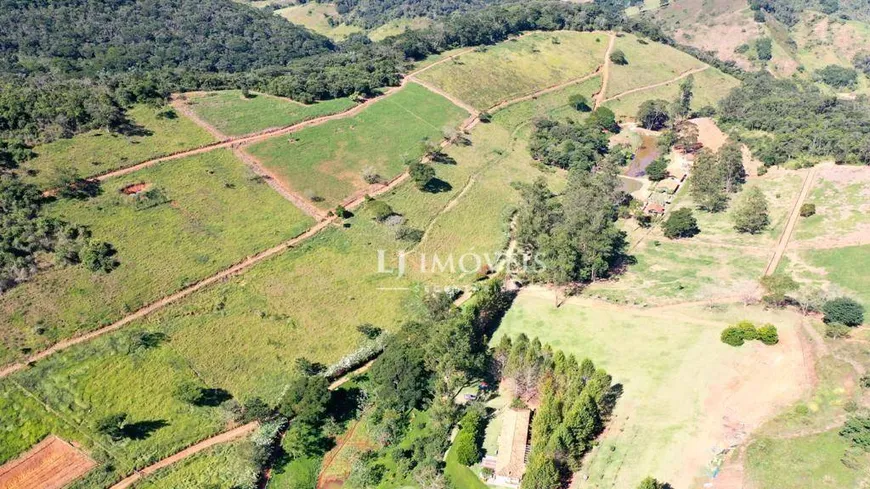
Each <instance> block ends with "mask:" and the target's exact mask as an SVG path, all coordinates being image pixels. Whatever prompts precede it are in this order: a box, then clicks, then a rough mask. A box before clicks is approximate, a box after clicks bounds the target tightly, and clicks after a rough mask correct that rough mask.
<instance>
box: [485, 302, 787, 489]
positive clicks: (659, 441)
mask: <svg viewBox="0 0 870 489" xmlns="http://www.w3.org/2000/svg"><path fill="white" fill-rule="evenodd" d="M741 318H751V319H752V320H754V321H757V322H768V321H769V322H772V323H774V324H775V325H776V326H777V328H779V331H780V337H781V338H782V341H783V342H787V344H789V345H792V344H793V343H792V342H793V341H795V342H796V340H797V338H796V332H795V330H794V329H793V327H794V325H795V324H797V321H798V319H797V318H796V316H794V315H792V313H788V312H782V311H764V310H763V309H761V308H757V307H752V308H749V309H745V308H743V307H742V306H739V307H733V308H728V309H724V310H721V311H709V310H707V309H704V308H700V307H698V308H689V307H684V308H678V309H673V310H668V311H660V312H656V311H652V310H651V311H646V310H642V309H629V308H623V307H617V306H608V305H606V304H602V303H600V302H597V301H588V300H585V299H571V300H569V301H568V302H567V303H565V304H563V305H562V306H561V307H559V308H555V307H554V300H553V294H552V292H549V291H545V290H543V289H538V288H533V289H529V290H526V291H523V292H521V293H520V295H519V297H518V298H517V300H516V301H515V302H514V305H513V307H512V308H511V309H510V310H509V311H508V313H507V315H506V317H505V319H504V321H503V322H502V325H501V326H500V327H499V329H498V331H496V333H495V334H494V338H493V340H492V342H493V344H497V343H498V341H499V340H500V338H501V336H503V335H508V336H516V335H518V334H519V333H525V334H526V335H528V336H529V337H530V338H534V337H538V338H540V340H541V342H542V343H548V344H550V345H552V347H553V348H554V349H561V350H563V351H565V352H566V353H572V354H574V355H576V356H577V358H578V359H582V358H589V359H591V360H592V361H593V362H595V364H596V366H599V367H601V368H604V369H605V370H607V372H608V373H610V374H611V375H613V381H614V383H620V384H622V386H623V389H624V391H623V394H622V396H621V397H620V399H619V401H618V402H617V407H616V411H615V412H614V420H613V421H611V423H612V424H615V428H614V429H613V430H612V431H611V432H609V434H608V435H605V436H604V437H603V438H602V439H601V440H600V446H599V447H598V448H596V449H595V450H594V451H593V452H592V453H591V454H590V455H589V457H588V459H587V463H585V464H584V468H583V470H582V472H583V473H584V475H588V480H584V481H582V482H581V484H580V486H579V487H582V488H594V487H636V486H637V484H638V482H639V481H640V480H641V479H643V478H644V477H646V476H647V475H649V474H656V477H658V478H659V480H662V479H663V480H667V481H669V482H670V483H672V484H673V485H674V487H689V483H690V482H692V481H693V480H695V478H696V477H702V476H705V475H707V476H709V474H708V473H707V472H706V471H705V469H704V467H705V466H706V465H707V464H708V463H709V462H710V460H711V459H712V458H713V456H714V454H713V453H712V452H711V447H716V446H719V447H723V448H724V446H727V443H728V442H727V441H726V435H725V433H723V432H722V431H723V430H724V428H723V427H722V416H723V415H724V416H728V417H729V418H730V419H732V421H733V422H738V421H736V419H738V418H742V419H740V422H747V423H753V422H757V421H756V419H757V417H759V416H760V415H759V414H758V413H757V410H756V409H747V408H748V407H749V406H756V405H759V403H760V405H764V406H768V408H769V406H770V404H773V403H776V404H778V403H779V402H780V401H782V400H784V399H788V401H789V402H793V400H792V399H793V398H792V397H789V395H787V394H783V396H785V397H779V396H780V394H777V393H774V391H777V390H779V389H781V388H782V389H785V388H784V386H789V387H788V388H787V389H785V390H783V391H782V392H783V393H786V392H787V393H791V394H793V393H792V392H791V389H794V386H795V384H797V383H799V382H800V381H801V380H802V379H803V378H804V377H803V372H795V371H794V370H793V369H794V367H796V366H798V365H801V362H802V357H801V355H800V349H799V347H797V345H796V344H795V345H794V348H795V349H792V347H791V346H789V347H781V346H777V347H765V346H764V345H761V344H760V343H756V344H747V345H744V347H743V348H740V349H736V348H733V347H729V346H727V345H724V344H723V343H721V341H720V340H719V334H720V332H721V330H722V327H724V325H726V324H729V323H732V322H735V321H736V320H738V319H741ZM765 348H767V349H765ZM772 362H777V365H778V368H777V369H771V371H770V372H766V371H761V372H760V371H759V370H763V369H760V368H759V366H760V365H770V364H771V363H772ZM759 375H763V376H766V377H769V378H770V379H771V380H762V379H758V378H757V376H759ZM774 377H775V378H778V379H779V381H778V382H779V383H778V384H777V386H776V387H775V388H774V387H771V386H770V385H768V383H770V384H773V383H774V382H773V380H772V379H773V378H774ZM762 387H763V388H762ZM759 395H763V396H770V397H769V399H768V400H765V401H762V400H760V399H759V398H758V396H759ZM723 396H724V398H727V399H729V402H727V403H726V402H719V401H718V399H721V398H723ZM732 411H734V412H732ZM750 412H753V413H755V414H749V413H750ZM744 416H748V417H747V418H744ZM750 418H751V419H750Z"/></svg>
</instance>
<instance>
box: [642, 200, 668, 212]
mask: <svg viewBox="0 0 870 489" xmlns="http://www.w3.org/2000/svg"><path fill="white" fill-rule="evenodd" d="M645 210H646V211H647V212H650V213H655V214H664V213H665V207H664V206H663V205H661V204H657V203H655V202H650V203H648V204H647V205H646V209H645Z"/></svg>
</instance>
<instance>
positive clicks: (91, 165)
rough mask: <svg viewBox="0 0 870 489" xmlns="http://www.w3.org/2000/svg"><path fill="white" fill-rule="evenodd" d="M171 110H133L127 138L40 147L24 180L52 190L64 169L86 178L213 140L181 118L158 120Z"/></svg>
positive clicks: (94, 137)
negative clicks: (161, 114)
mask: <svg viewBox="0 0 870 489" xmlns="http://www.w3.org/2000/svg"><path fill="white" fill-rule="evenodd" d="M167 110H169V109H168V108H167V107H163V108H159V109H155V108H153V107H150V106H146V105H137V106H134V107H133V108H132V109H130V110H128V111H127V116H128V117H129V119H130V121H131V123H132V125H133V126H134V128H135V129H133V130H132V133H131V134H128V135H122V134H114V133H111V132H109V131H105V130H96V131H90V132H87V133H84V134H80V135H78V136H76V137H74V138H71V139H60V140H57V141H54V142H52V143H48V144H42V145H39V146H37V147H36V148H34V151H35V152H36V154H37V157H36V158H35V159H33V160H31V161H28V162H27V163H25V164H24V165H22V170H23V171H22V172H21V173H22V175H24V179H25V180H27V181H31V182H33V183H35V184H37V185H39V186H41V187H44V188H47V187H51V186H53V185H54V182H55V180H56V179H57V177H58V176H59V171H60V170H62V169H67V168H68V169H71V170H74V171H75V172H77V173H78V175H79V176H82V177H88V176H91V175H97V174H100V173H106V172H107V171H110V170H115V169H118V168H125V167H128V166H133V165H135V164H137V163H141V162H143V161H146V160H150V159H152V158H156V157H159V156H163V155H167V154H171V153H175V152H176V151H180V150H183V149H188V148H195V147H198V146H202V145H205V144H208V143H211V142H213V141H214V138H212V136H211V135H210V134H208V133H207V132H206V131H204V130H203V129H201V128H200V127H199V126H197V125H196V124H194V123H193V122H191V121H189V120H187V119H186V118H185V117H183V116H181V115H180V114H175V117H173V118H166V117H160V116H159V114H160V113H162V112H165V111H167ZM173 113H174V112H173ZM30 173H32V174H33V175H30Z"/></svg>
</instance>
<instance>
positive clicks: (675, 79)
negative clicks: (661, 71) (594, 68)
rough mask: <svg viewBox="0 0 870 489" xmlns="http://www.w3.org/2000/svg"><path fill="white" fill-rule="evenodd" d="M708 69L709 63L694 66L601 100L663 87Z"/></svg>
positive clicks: (605, 100)
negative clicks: (675, 74) (675, 75)
mask: <svg viewBox="0 0 870 489" xmlns="http://www.w3.org/2000/svg"><path fill="white" fill-rule="evenodd" d="M709 69H710V65H705V66H702V67H701V68H695V69H692V70H689V71H685V72H683V73H681V74H680V75H679V76H677V77H676V78H672V79H670V80H667V81H663V82H659V83H654V84H652V85H646V86H644V87H638V88H632V89H631V90H626V91H624V92H622V93H617V94H616V95H614V96H612V97H609V98H606V99H604V101H603V102H604V103H606V102H610V101H612V100H617V99H619V98H620V97H624V96H626V95H631V94H632V93H637V92H643V91H645V90H651V89H653V88H658V87H663V86H665V85H670V84H671V83H674V82H676V81H680V80H682V79H683V78H686V77H688V76H691V75H694V74H695V73H700V72H702V71H706V70H709ZM602 92H603V91H602Z"/></svg>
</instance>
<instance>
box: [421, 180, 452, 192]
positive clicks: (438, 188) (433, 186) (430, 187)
mask: <svg viewBox="0 0 870 489" xmlns="http://www.w3.org/2000/svg"><path fill="white" fill-rule="evenodd" d="M451 190H453V185H450V184H449V183H447V182H445V181H444V180H441V179H440V178H433V179H432V180H429V182H428V183H427V184H426V185H425V186H424V187H423V191H424V192H429V193H430V194H439V193H441V192H449V191H451Z"/></svg>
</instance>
